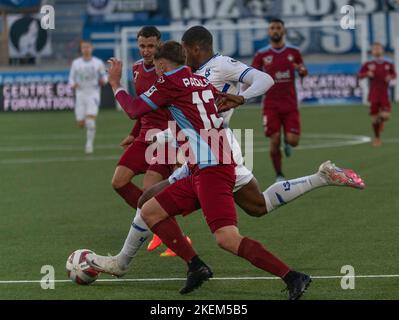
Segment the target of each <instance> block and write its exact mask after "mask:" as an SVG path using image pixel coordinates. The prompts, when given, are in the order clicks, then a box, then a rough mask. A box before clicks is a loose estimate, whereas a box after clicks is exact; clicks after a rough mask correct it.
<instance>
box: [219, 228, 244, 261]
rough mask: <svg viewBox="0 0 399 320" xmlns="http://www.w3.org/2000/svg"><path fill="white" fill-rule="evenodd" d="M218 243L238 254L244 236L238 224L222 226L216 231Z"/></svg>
mask: <svg viewBox="0 0 399 320" xmlns="http://www.w3.org/2000/svg"><path fill="white" fill-rule="evenodd" d="M214 236H215V240H216V243H217V245H218V246H219V247H220V248H222V249H224V250H227V251H230V252H232V253H234V254H237V252H238V248H239V245H240V242H241V240H242V236H241V235H240V234H239V232H238V229H237V227H236V226H227V227H223V228H220V229H218V230H216V231H215V233H214Z"/></svg>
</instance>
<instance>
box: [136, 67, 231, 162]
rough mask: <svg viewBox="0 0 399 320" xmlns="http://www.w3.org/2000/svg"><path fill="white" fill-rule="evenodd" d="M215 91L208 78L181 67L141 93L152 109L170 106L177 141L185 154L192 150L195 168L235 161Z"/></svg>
mask: <svg viewBox="0 0 399 320" xmlns="http://www.w3.org/2000/svg"><path fill="white" fill-rule="evenodd" d="M216 91H217V90H216V89H215V87H214V86H213V85H212V84H211V83H210V82H209V81H208V80H207V79H206V78H204V77H202V76H198V75H194V74H193V73H192V71H191V69H190V68H189V67H187V66H182V67H180V68H178V69H175V70H173V71H170V72H166V73H165V74H164V75H163V76H162V77H160V78H159V79H158V81H157V82H156V83H155V84H154V85H153V86H152V87H151V88H150V89H149V90H148V91H147V92H145V93H144V94H142V95H141V96H140V98H141V99H142V100H143V101H144V102H145V103H146V104H148V105H149V106H150V107H151V108H152V109H155V110H159V109H161V108H168V110H169V112H170V114H171V117H172V118H173V119H174V120H175V121H176V125H177V128H176V132H175V135H176V137H177V142H178V143H179V144H180V146H181V148H182V151H183V152H184V153H185V154H186V156H187V151H188V150H189V154H190V156H189V158H188V159H187V161H188V164H191V165H193V167H194V168H199V169H202V168H205V167H208V166H214V165H218V164H223V163H224V164H228V163H230V164H231V163H233V164H234V161H233V159H232V152H231V149H230V145H229V143H228V140H227V137H226V135H225V132H224V128H223V118H221V117H219V115H218V110H217V107H216V105H215V98H214V93H215V92H216ZM182 136H183V138H184V139H185V140H184V141H182V139H181V138H182ZM187 140H188V143H186V141H187ZM184 146H186V147H184ZM184 149H185V150H184ZM185 151H186V152H185Z"/></svg>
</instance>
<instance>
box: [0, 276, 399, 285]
mask: <svg viewBox="0 0 399 320" xmlns="http://www.w3.org/2000/svg"><path fill="white" fill-rule="evenodd" d="M311 277H312V279H342V278H343V277H346V278H371V279H375V278H399V274H377V275H357V276H345V275H340V276H311ZM279 279H280V278H278V277H219V278H218V277H215V278H212V279H211V280H212V281H215V280H216V281H243V280H279ZM184 280H186V278H142V279H98V280H97V281H96V282H160V281H184ZM41 282H42V281H41V280H0V284H26V283H41ZM45 282H46V283H47V282H55V283H66V282H71V280H49V281H45Z"/></svg>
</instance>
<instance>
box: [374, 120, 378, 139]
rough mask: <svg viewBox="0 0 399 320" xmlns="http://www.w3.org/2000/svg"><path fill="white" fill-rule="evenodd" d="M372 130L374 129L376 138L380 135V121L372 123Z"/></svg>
mask: <svg viewBox="0 0 399 320" xmlns="http://www.w3.org/2000/svg"><path fill="white" fill-rule="evenodd" d="M373 130H374V136H375V137H376V138H379V137H380V122H374V123H373Z"/></svg>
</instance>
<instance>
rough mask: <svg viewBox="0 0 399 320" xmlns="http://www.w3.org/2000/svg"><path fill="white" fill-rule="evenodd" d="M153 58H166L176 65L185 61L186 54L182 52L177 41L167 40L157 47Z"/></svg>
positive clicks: (181, 47)
mask: <svg viewBox="0 0 399 320" xmlns="http://www.w3.org/2000/svg"><path fill="white" fill-rule="evenodd" d="M154 59H155V60H158V59H166V60H168V61H170V62H173V63H176V64H178V65H183V64H185V63H186V56H185V54H184V50H183V46H182V45H181V44H180V43H178V42H177V41H173V40H169V41H165V42H164V43H162V44H161V45H160V46H158V47H157V50H156V52H155V55H154Z"/></svg>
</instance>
